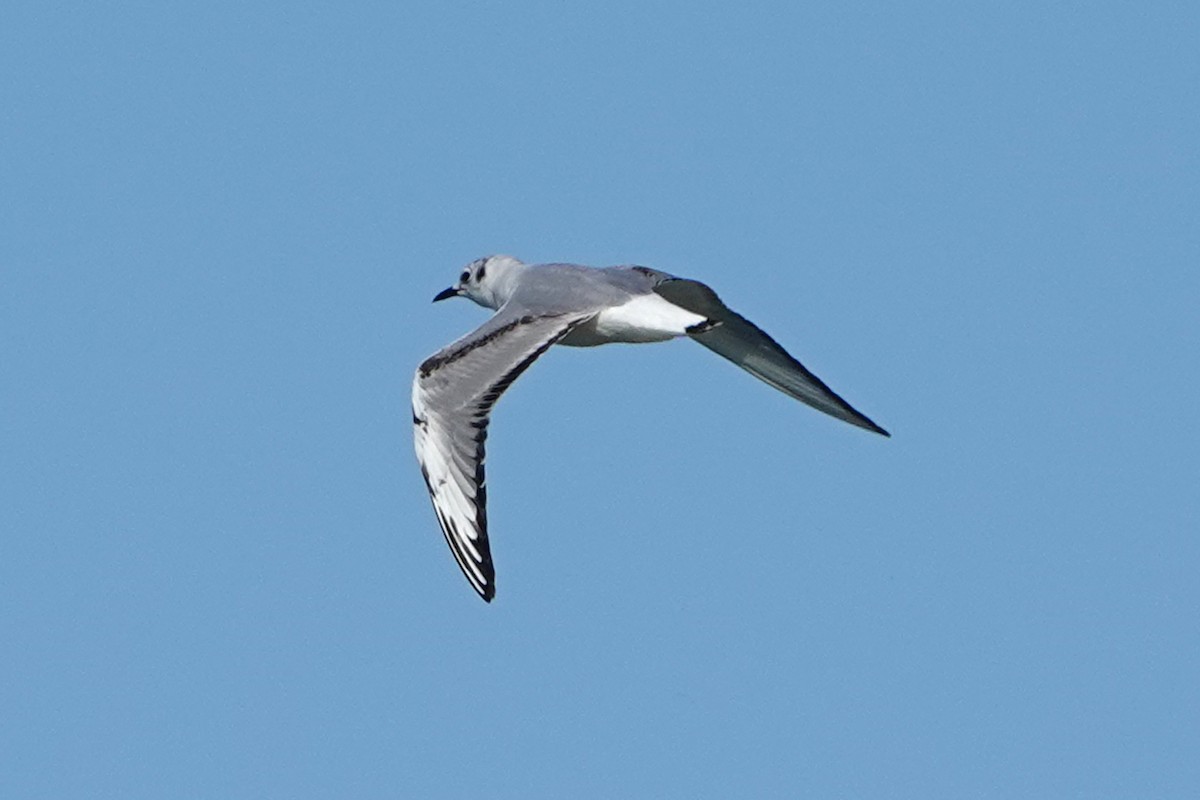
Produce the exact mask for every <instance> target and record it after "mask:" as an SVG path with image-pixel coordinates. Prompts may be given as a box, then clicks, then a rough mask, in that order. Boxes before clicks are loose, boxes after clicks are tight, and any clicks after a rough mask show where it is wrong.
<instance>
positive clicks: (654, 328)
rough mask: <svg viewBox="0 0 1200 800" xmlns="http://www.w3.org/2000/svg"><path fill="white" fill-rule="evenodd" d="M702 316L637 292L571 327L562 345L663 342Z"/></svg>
mask: <svg viewBox="0 0 1200 800" xmlns="http://www.w3.org/2000/svg"><path fill="white" fill-rule="evenodd" d="M704 320H705V318H704V317H702V316H700V315H699V314H693V313H692V312H691V311H688V310H686V309H683V308H680V307H679V306H677V305H675V304H673V303H669V302H667V301H666V300H664V299H663V298H662V297H660V296H659V295H657V294H646V295H639V296H638V297H635V298H633V299H632V300H630V301H629V302H627V303H624V304H622V305H619V306H613V307H611V308H607V309H605V310H604V311H601V312H600V313H599V314H597V315H596V317H595V318H594V319H592V320H591V321H590V322H588V323H587V324H585V325H582V326H580V327H578V328H576V329H575V330H573V331H572V332H571V333H570V334H569V335H568V336H567V337H566V338H565V339H563V340H562V341H561V344H565V345H570V346H573V347H592V346H595V345H599V344H607V343H609V342H632V343H639V342H665V341H667V340H668V339H674V338H675V337H676V336H683V335H684V334H685V333H687V329H688V328H689V327H691V326H692V325H699V324H700V323H701V322H704Z"/></svg>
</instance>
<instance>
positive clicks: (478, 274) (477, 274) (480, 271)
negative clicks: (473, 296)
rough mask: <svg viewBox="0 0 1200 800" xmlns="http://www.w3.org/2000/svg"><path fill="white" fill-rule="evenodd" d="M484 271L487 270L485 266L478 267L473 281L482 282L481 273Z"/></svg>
mask: <svg viewBox="0 0 1200 800" xmlns="http://www.w3.org/2000/svg"><path fill="white" fill-rule="evenodd" d="M485 269H487V267H486V266H482V267H480V268H479V272H476V273H475V280H477V281H481V280H483V271H484V270H485Z"/></svg>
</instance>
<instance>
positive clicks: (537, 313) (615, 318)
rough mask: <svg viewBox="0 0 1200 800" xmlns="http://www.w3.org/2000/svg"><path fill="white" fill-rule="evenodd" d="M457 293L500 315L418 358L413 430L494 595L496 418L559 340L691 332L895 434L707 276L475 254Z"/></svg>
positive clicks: (798, 393)
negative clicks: (491, 451)
mask: <svg viewBox="0 0 1200 800" xmlns="http://www.w3.org/2000/svg"><path fill="white" fill-rule="evenodd" d="M451 297H466V298H468V299H470V300H473V301H475V302H476V303H478V304H479V305H481V306H483V307H485V308H490V309H494V310H495V312H496V313H495V314H494V315H493V316H492V318H491V319H489V320H488V321H487V322H485V323H483V325H481V326H479V327H478V328H476V329H475V330H474V331H472V332H471V333H469V334H467V335H466V336H464V337H462V338H461V339H459V340H457V341H456V342H454V343H453V344H451V345H449V346H448V347H444V348H442V349H441V350H439V351H438V352H436V353H434V354H433V355H432V356H430V357H429V358H427V359H425V361H423V362H422V363H421V366H420V367H418V368H417V372H416V375H415V376H414V378H413V389H412V415H413V438H414V443H415V445H416V451H417V460H418V461H419V462H420V464H421V474H422V475H423V476H424V478H425V484H426V485H427V486H428V487H429V496H430V497H431V498H432V500H433V509H434V511H435V512H436V514H437V518H438V522H439V523H440V524H441V527H442V534H443V535H444V536H445V537H446V543H447V544H449V545H450V552H451V553H453V554H454V559H455V561H457V562H458V566H459V568H460V569H461V570H462V572H463V575H465V576H466V578H467V581H468V582H470V584H471V587H472V588H473V589H474V590H475V591H476V592H478V593H479V596H480V597H482V598H483V599H484V600H485V601H487V602H491V600H492V598H493V597H495V595H496V571H495V567H494V566H493V565H492V553H491V547H490V546H489V544H488V525H487V482H486V480H485V478H484V471H483V462H484V442H485V440H486V439H487V429H488V418H489V416H490V414H491V411H492V406H494V405H495V404H496V401H497V400H498V399H499V398H500V395H502V394H504V391H505V390H506V389H508V387H509V386H510V385H512V382H513V381H514V380H516V379H517V377H518V376H520V374H521V373H522V372H524V371H525V370H526V369H528V368H529V365H530V364H532V363H533V362H534V361H535V360H537V357H538V356H540V355H541V354H542V353H544V352H546V351H547V350H548V349H550V346H551V345H555V344H562V345H568V346H571V347H593V346H596V345H601V344H608V343H610V342H631V343H641V342H664V341H667V340H669V339H674V338H676V337H681V336H687V337H689V338H690V339H692V340H694V341H696V342H698V343H699V344H702V345H704V346H705V347H707V348H708V349H709V350H712V351H713V352H714V353H717V354H718V355H720V356H724V357H725V358H727V359H729V360H730V361H732V362H733V363H734V364H737V365H738V366H739V367H741V368H742V369H744V370H746V371H747V372H749V373H750V374H751V375H753V376H754V377H756V378H758V379H760V380H762V381H764V382H766V383H768V384H770V385H771V386H773V387H775V388H776V389H778V390H779V391H781V392H783V393H785V394H787V395H789V396H791V397H794V398H796V399H797V400H799V401H801V402H802V403H807V404H808V405H810V406H812V407H813V408H815V409H817V410H818V411H823V412H825V413H826V414H829V415H830V416H833V417H836V418H838V419H840V420H843V421H845V422H849V423H850V424H851V425H857V426H858V427H860V428H865V429H867V430H869V431H873V432H874V433H879V434H882V435H884V436H890V434H889V433H888V432H887V431H885V430H884V429H883V428H881V427H879V426H878V425H876V424H875V423H874V422H872V421H871V420H869V419H867V417H866V416H864V415H863V414H861V413H859V412H858V411H856V410H855V409H854V408H853V407H851V405H850V404H849V403H847V402H846V401H845V400H843V399H842V398H841V397H839V396H838V395H837V394H836V393H835V392H834V391H833V390H832V389H830V388H829V387H828V386H826V385H825V384H824V383H823V382H822V381H821V379H820V378H818V377H817V376H816V375H813V374H812V373H811V372H809V371H808V370H807V369H805V367H804V365H803V364H801V363H800V362H799V361H797V360H796V359H795V358H793V357H792V356H791V355H789V354H788V352H787V351H786V350H784V349H783V348H782V347H781V346H780V345H779V344H778V343H777V342H776V341H775V340H774V339H772V338H771V337H770V336H768V335H767V334H766V333H764V332H763V331H761V330H760V329H759V328H758V327H756V326H755V325H754V324H753V323H752V322H750V321H749V320H747V319H746V318H745V317H742V316H740V315H739V314H737V313H735V312H733V311H732V310H730V309H729V308H728V307H727V306H726V305H725V304H724V303H722V302H721V300H720V298H718V297H717V294H716V292H714V291H713V290H712V289H710V288H708V287H707V286H705V285H704V284H703V283H700V282H699V281H693V280H687V279H685V278H677V277H675V276H674V275H668V274H667V273H665V272H660V271H658V270H655V269H650V268H648V267H640V266H620V267H603V268H595V267H585V266H580V265H578V264H525V263H523V262H521V261H518V260H517V259H515V258H513V257H511V256H503V255H494V256H488V257H486V258H480V259H477V260H475V261H472V262H471V263H470V264H468V265H467V266H466V267H464V268H463V270H462V274H461V275H459V276H458V283H457V284H456V285H454V286H451V287H450V288H448V289H445V290H443V291H442V292H439V293H438V295H437V296H436V297H434V298H433V300H434V302H435V303H436V302H438V301H439V300H446V299H448V298H451Z"/></svg>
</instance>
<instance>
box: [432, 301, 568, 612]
mask: <svg viewBox="0 0 1200 800" xmlns="http://www.w3.org/2000/svg"><path fill="white" fill-rule="evenodd" d="M590 316H591V313H588V314H579V313H573V314H558V315H542V316H534V315H530V314H524V315H522V314H518V313H515V312H513V311H512V310H509V309H506V308H501V309H500V310H499V311H498V312H496V315H495V316H493V317H492V318H491V319H490V320H488V321H487V322H485V323H484V324H483V325H482V326H481V327H480V328H478V329H477V330H475V331H474V332H472V333H470V334H468V335H466V336H464V337H463V338H461V339H459V340H458V341H457V342H455V343H454V344H452V345H450V346H449V347H446V348H444V349H442V350H439V351H438V352H437V353H435V354H434V355H432V356H430V357H429V358H427V359H426V360H425V361H424V363H422V364H421V366H420V367H419V368H418V369H417V373H416V376H415V377H414V378H413V392H412V412H413V438H414V441H415V445H416V450H417V460H418V461H420V462H421V474H422V475H424V476H425V484H426V485H427V486H428V487H429V496H430V497H431V498H432V499H433V509H434V511H436V512H437V517H438V522H439V523H441V526H442V533H443V534H444V535H445V537H446V543H447V544H449V545H450V552H452V553H453V554H454V559H455V560H456V561H457V562H458V566H459V567H460V568H461V569H462V571H463V574H464V575H466V576H467V580H468V581H470V583H471V586H472V587H473V588H474V589H475V591H476V592H478V593H479V595H480V596H481V597H482V598H483V599H484V600H486V601H488V602H491V599H492V598H493V597H494V596H495V594H496V580H495V577H496V573H495V569H494V568H493V566H492V554H491V549H490V548H489V547H488V535H487V485H486V482H485V479H484V471H483V461H484V441H485V440H486V439H487V426H488V415H489V414H490V413H491V410H492V406H493V405H495V403H496V400H498V399H499V397H500V395H501V394H503V393H504V390H505V389H507V388H508V387H509V385H510V384H512V382H513V381H514V380H516V379H517V377H518V376H519V375H520V374H521V373H522V372H524V371H525V370H526V369H527V368H528V367H529V365H530V364H532V363H533V362H534V360H536V359H537V357H538V356H540V355H541V354H542V353H544V352H546V350H547V349H549V347H550V345H552V344H554V343H555V342H556V341H558V340H559V339H561V338H562V337H563V336H565V335H566V334H567V333H569V332H570V331H571V329H572V328H574V327H575V326H576V325H579V324H580V323H582V322H584V321H585V320H587V319H588V318H589V317H590Z"/></svg>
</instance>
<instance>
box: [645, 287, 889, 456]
mask: <svg viewBox="0 0 1200 800" xmlns="http://www.w3.org/2000/svg"><path fill="white" fill-rule="evenodd" d="M654 291H656V292H658V294H660V295H662V296H663V297H664V298H666V299H667V300H669V301H670V302H672V303H674V304H675V305H677V306H680V307H681V308H686V309H687V310H688V311H691V312H692V313H695V314H702V315H704V316H705V317H707V318H708V319H709V320H710V321H712V322H717V323H720V324H718V325H715V326H713V327H711V328H708V329H707V330H705V331H703V332H701V333H694V334H692V338H693V339H695V340H696V341H697V342H699V343H700V344H702V345H704V346H705V347H707V348H708V349H709V350H712V351H713V352H714V353H717V354H718V355H720V356H723V357H725V358H727V359H729V360H730V361H732V362H733V363H734V364H737V365H738V366H739V367H741V368H742V369H744V370H746V371H747V372H749V373H750V374H751V375H753V376H754V377H756V378H758V379H759V380H761V381H763V382H765V383H767V384H769V385H771V386H774V387H775V388H776V389H778V390H779V391H781V392H783V393H784V394H787V395H790V396H791V397H794V398H796V399H797V400H799V401H800V402H802V403H807V404H808V405H810V406H812V407H813V408H815V409H817V410H818V411H823V412H825V413H826V414H829V415H830V416H832V417H836V418H838V419H840V420H843V421H845V422H849V423H850V424H851V425H857V426H858V427H860V428H866V429H867V430H869V431H874V432H875V433H881V434H883V435H884V436H890V435H891V434H889V433H888V432H887V431H885V430H884V429H883V428H881V427H879V426H878V425H876V424H875V423H874V422H872V421H871V420H870V419H868V418H867V416H866V415H865V414H863V413H861V412H860V411H858V410H857V409H855V408H854V407H853V406H851V405H850V404H849V403H847V402H846V401H845V400H843V399H842V397H841V396H840V395H839V394H838V393H837V392H835V391H833V390H832V389H830V388H829V387H828V386H826V385H825V382H824V381H822V380H821V379H820V378H818V377H817V376H816V375H814V374H812V373H811V372H809V371H808V369H807V368H806V367H805V366H804V365H803V364H801V363H800V362H799V361H797V360H796V359H795V358H794V357H793V356H792V355H791V353H789V352H788V351H786V350H784V349H783V347H782V346H781V345H780V344H779V343H778V342H776V341H775V340H774V339H772V338H771V337H770V336H768V335H767V334H766V332H764V331H763V330H762V329H761V328H759V327H758V326H757V325H755V324H754V323H753V322H751V321H750V320H748V319H746V318H745V317H743V316H742V315H740V314H738V313H737V312H736V311H733V310H732V309H731V308H729V307H728V306H726V305H725V304H724V303H723V302H721V298H719V297H717V293H716V292H714V291H713V290H712V289H710V288H709V287H708V286H705V285H704V284H703V283H700V282H699V281H693V280H687V279H685V278H674V277H666V278H665V279H664V280H662V281H661V282H660V283H659V284H657V285H656V286H655V287H654Z"/></svg>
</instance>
